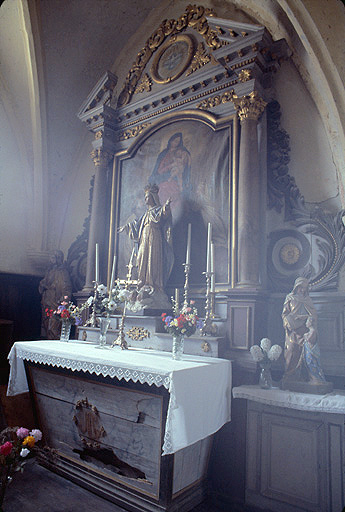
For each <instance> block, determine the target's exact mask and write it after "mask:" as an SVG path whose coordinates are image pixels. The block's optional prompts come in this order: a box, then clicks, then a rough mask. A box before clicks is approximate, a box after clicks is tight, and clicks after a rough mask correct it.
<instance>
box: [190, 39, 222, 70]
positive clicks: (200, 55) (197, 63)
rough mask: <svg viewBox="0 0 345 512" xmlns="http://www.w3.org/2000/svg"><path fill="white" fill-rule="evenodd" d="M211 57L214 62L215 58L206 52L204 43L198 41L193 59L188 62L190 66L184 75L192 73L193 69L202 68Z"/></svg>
mask: <svg viewBox="0 0 345 512" xmlns="http://www.w3.org/2000/svg"><path fill="white" fill-rule="evenodd" d="M212 59H213V61H214V62H215V63H216V60H215V58H214V57H213V55H211V54H209V53H207V51H206V49H205V46H204V43H199V44H198V48H197V50H196V52H195V55H194V57H193V60H192V62H191V64H190V68H189V69H188V71H187V73H186V76H189V75H191V74H192V73H194V71H197V70H198V69H200V68H202V67H203V66H205V64H208V63H209V62H210V61H211V60H212Z"/></svg>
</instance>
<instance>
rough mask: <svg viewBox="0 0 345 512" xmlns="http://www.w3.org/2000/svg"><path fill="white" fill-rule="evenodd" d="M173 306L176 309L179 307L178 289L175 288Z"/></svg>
mask: <svg viewBox="0 0 345 512" xmlns="http://www.w3.org/2000/svg"><path fill="white" fill-rule="evenodd" d="M175 304H176V307H177V309H178V308H179V306H180V290H179V289H178V288H175Z"/></svg>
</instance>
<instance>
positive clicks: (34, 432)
mask: <svg viewBox="0 0 345 512" xmlns="http://www.w3.org/2000/svg"><path fill="white" fill-rule="evenodd" d="M30 436H33V437H34V438H35V441H40V440H41V439H42V432H41V431H40V430H38V428H35V429H34V430H31V432H30Z"/></svg>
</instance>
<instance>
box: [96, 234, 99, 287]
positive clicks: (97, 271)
mask: <svg viewBox="0 0 345 512" xmlns="http://www.w3.org/2000/svg"><path fill="white" fill-rule="evenodd" d="M95 267H96V271H95V281H96V283H99V252H98V244H96V254H95Z"/></svg>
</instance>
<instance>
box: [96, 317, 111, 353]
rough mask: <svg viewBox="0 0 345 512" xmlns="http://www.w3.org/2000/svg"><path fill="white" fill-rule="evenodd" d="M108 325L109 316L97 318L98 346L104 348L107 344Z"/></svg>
mask: <svg viewBox="0 0 345 512" xmlns="http://www.w3.org/2000/svg"><path fill="white" fill-rule="evenodd" d="M109 325H110V318H109V317H103V318H100V319H99V338H98V347H99V348H106V344H107V331H108V329H109Z"/></svg>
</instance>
